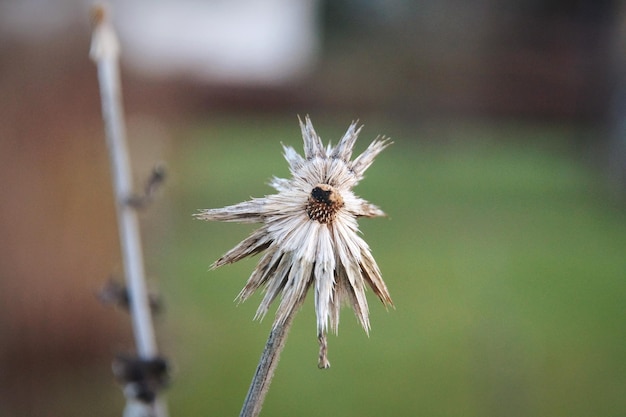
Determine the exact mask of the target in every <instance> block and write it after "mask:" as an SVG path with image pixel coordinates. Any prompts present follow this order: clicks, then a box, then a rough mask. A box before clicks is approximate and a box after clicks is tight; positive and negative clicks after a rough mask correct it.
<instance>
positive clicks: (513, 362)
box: [159, 117, 626, 416]
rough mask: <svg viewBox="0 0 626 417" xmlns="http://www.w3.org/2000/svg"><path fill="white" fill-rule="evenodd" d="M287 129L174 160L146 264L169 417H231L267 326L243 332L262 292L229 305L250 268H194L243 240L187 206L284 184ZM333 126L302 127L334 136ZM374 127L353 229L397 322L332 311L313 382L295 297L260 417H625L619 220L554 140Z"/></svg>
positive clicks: (210, 134)
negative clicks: (162, 297)
mask: <svg viewBox="0 0 626 417" xmlns="http://www.w3.org/2000/svg"><path fill="white" fill-rule="evenodd" d="M290 119H291V120H290ZM295 122H296V120H295V118H293V117H291V118H285V117H276V118H263V119H259V120H255V119H254V118H252V119H251V118H250V117H245V118H237V117H229V118H226V119H218V120H210V121H209V122H206V124H204V123H203V125H201V126H199V127H198V128H197V129H194V130H193V131H192V132H191V133H190V134H189V135H188V138H187V140H185V141H183V142H182V144H181V146H180V147H178V148H177V149H176V152H175V156H174V158H173V159H172V167H173V168H174V172H176V173H177V174H176V175H177V176H179V179H178V181H180V182H179V187H178V188H177V189H176V190H172V191H171V193H172V194H171V205H172V207H171V214H172V217H171V218H170V217H168V222H171V224H172V226H173V227H171V229H170V232H169V233H168V234H167V238H166V241H167V243H166V244H165V246H166V248H167V249H165V250H164V252H162V254H161V255H160V256H159V258H160V260H161V262H162V268H163V273H164V274H165V275H167V276H171V277H176V279H170V280H166V281H164V282H163V283H162V289H163V290H164V292H165V293H166V294H167V296H168V300H169V302H170V303H171V309H170V311H169V315H168V321H169V322H170V323H171V324H170V326H171V327H172V329H171V330H170V332H173V333H175V334H176V335H177V338H176V339H177V340H176V343H175V349H174V351H175V358H176V362H177V372H176V377H175V384H174V385H173V387H172V389H171V392H170V393H169V395H168V397H169V399H170V404H171V408H172V410H177V412H179V413H180V414H182V415H199V414H209V415H232V414H235V413H237V411H238V409H239V407H240V405H241V399H242V398H243V396H244V395H245V392H246V389H247V384H248V383H249V380H250V378H251V375H252V371H253V369H254V367H255V364H256V361H257V360H258V356H259V355H260V352H261V349H262V347H263V345H264V341H265V339H266V337H267V333H268V331H269V327H270V324H271V321H272V319H271V318H269V317H268V318H267V319H266V320H265V321H263V322H262V323H261V324H259V323H254V322H252V321H251V318H252V316H253V315H254V311H255V310H256V307H257V303H258V302H259V301H260V297H256V298H253V299H252V300H250V301H248V302H246V303H244V304H242V305H239V306H237V307H235V305H234V304H233V302H232V299H233V298H234V296H235V295H236V294H237V293H238V291H239V290H240V288H241V287H242V286H243V284H244V282H245V280H246V278H247V277H248V275H249V273H250V272H251V270H252V269H253V267H254V265H255V261H256V260H251V261H244V262H240V263H239V264H236V265H233V266H228V267H224V268H222V269H219V270H216V271H210V272H205V269H206V266H207V265H208V264H209V263H210V262H212V261H213V260H215V259H216V258H217V257H219V256H220V255H221V254H222V253H223V252H225V251H226V250H227V249H230V248H231V247H232V246H233V245H234V244H236V243H237V242H238V241H240V240H241V239H242V238H244V237H245V236H247V234H248V233H249V232H250V231H251V230H252V227H251V226H249V225H247V226H242V225H238V226H236V225H233V224H219V223H206V224H205V223H201V222H198V221H195V220H193V219H191V217H190V216H189V212H190V208H202V207H218V206H221V205H224V204H230V203H235V202H237V201H239V200H243V199H246V198H247V197H248V196H261V195H264V194H267V193H271V192H272V190H271V189H270V188H269V187H268V186H266V185H264V183H265V182H266V180H267V179H269V177H270V176H271V175H274V174H276V175H279V176H285V175H287V169H286V163H285V162H284V161H283V160H282V158H281V155H280V152H281V148H280V146H279V141H282V142H284V143H286V144H289V145H292V146H300V137H299V131H298V129H297V125H296V123H295ZM344 125H345V123H344ZM344 125H342V124H341V123H339V122H337V121H334V120H333V121H332V122H329V121H321V122H318V123H317V130H318V133H319V134H320V135H321V136H322V138H324V139H326V140H328V139H331V138H333V139H335V140H336V139H337V138H339V137H340V135H341V134H342V133H343V132H342V129H344V128H345V127H347V126H344ZM374 125H375V127H376V129H377V131H373V130H372V123H368V124H367V125H366V126H365V128H364V130H363V133H362V134H361V139H360V143H358V145H357V146H358V147H359V149H361V150H362V149H363V147H364V146H366V145H367V144H368V143H369V142H368V141H369V140H371V139H372V138H373V137H375V136H376V135H377V134H378V133H379V132H378V131H381V132H385V133H386V134H388V135H390V136H391V137H392V138H393V139H394V145H393V146H392V147H390V148H389V149H388V150H386V151H385V152H384V153H383V154H381V155H380V156H379V158H378V160H377V161H376V162H375V164H374V165H373V166H372V167H371V168H370V170H369V171H368V173H367V174H368V175H367V177H366V179H365V180H364V181H363V182H362V183H361V184H360V185H359V186H358V187H357V189H356V191H357V193H358V194H359V195H361V196H363V197H365V198H367V199H369V200H370V201H373V202H375V203H377V204H379V205H380V206H381V207H383V208H384V210H385V211H386V212H387V213H388V214H389V217H388V218H385V219H374V220H369V219H368V220H362V221H361V222H360V223H361V227H362V230H363V233H364V236H365V238H366V240H367V241H368V242H369V244H370V245H371V248H372V250H373V253H374V255H375V256H376V258H377V260H378V262H379V265H380V267H381V269H382V271H383V274H384V277H385V279H386V281H387V284H388V286H389V288H390V291H391V293H392V296H393V298H394V302H395V304H396V309H395V310H391V311H385V309H384V308H383V307H382V306H381V305H380V303H379V302H378V301H377V300H376V299H375V297H370V304H371V310H372V311H371V320H372V332H371V335H370V337H369V338H368V337H367V336H366V335H365V334H364V332H363V331H362V330H361V329H360V327H359V325H358V323H357V322H356V320H355V319H354V316H353V314H352V312H351V311H350V310H349V309H344V311H343V314H342V323H341V325H340V330H339V336H338V337H334V336H331V337H330V338H329V344H330V359H331V363H332V367H331V368H330V369H329V370H327V371H320V370H318V369H317V368H316V366H315V364H316V353H317V343H316V339H315V324H314V323H315V319H314V312H313V306H312V303H311V300H309V302H308V303H307V304H306V305H305V307H304V308H303V310H302V311H301V312H300V314H299V316H298V317H297V319H296V322H295V325H294V328H293V330H292V332H291V334H290V337H289V340H288V343H287V346H286V349H285V351H284V354H283V358H282V361H281V363H280V365H279V368H278V371H277V374H276V377H275V379H274V382H273V385H272V388H271V390H270V393H269V395H268V398H267V403H266V406H265V408H264V413H265V415H311V416H313V415H341V416H377V415H398V416H400V415H440V416H452V415H464V416H485V415H493V416H496V415H520V416H528V415H555V416H556V415H562V416H585V415H605V416H610V415H614V416H617V415H621V413H622V412H623V410H624V407H625V406H626V397H625V396H624V395H623V393H624V392H625V391H624V390H625V389H626V376H625V369H624V366H623V365H622V358H623V357H624V355H625V354H626V343H625V342H626V340H625V336H624V333H623V328H624V326H625V324H626V317H625V316H624V311H623V308H624V307H623V306H624V304H623V294H624V292H625V291H626V282H625V280H624V273H625V272H626V258H625V257H624V248H626V222H625V221H624V216H623V210H622V209H620V208H619V207H617V206H616V205H614V204H612V203H611V201H610V199H609V198H608V197H607V191H606V187H605V185H604V184H603V181H602V178H601V177H600V176H599V175H598V174H597V173H596V172H594V171H593V170H591V169H590V168H589V166H587V165H586V164H585V163H584V162H583V161H581V159H580V154H579V153H577V152H576V151H575V150H574V149H572V146H571V145H570V144H569V143H568V142H569V141H568V139H569V134H570V133H569V132H568V130H567V129H557V128H551V129H550V128H545V127H540V126H535V127H530V126H527V125H525V126H521V127H520V126H511V125H500V126H494V125H489V126H485V125H470V124H466V125H459V126H454V127H447V128H445V129H424V130H421V129H412V130H411V129H408V128H406V127H404V126H401V125H398V124H392V125H387V124H385V123H384V122H381V123H376V122H374ZM250 137H254V138H255V140H254V141H250V140H249V139H247V138H250ZM370 295H371V293H370Z"/></svg>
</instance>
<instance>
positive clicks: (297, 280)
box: [274, 259, 313, 326]
mask: <svg viewBox="0 0 626 417" xmlns="http://www.w3.org/2000/svg"><path fill="white" fill-rule="evenodd" d="M312 282H313V264H312V263H310V262H307V261H305V260H303V259H293V262H292V265H291V269H290V270H289V276H288V277H287V282H286V283H285V285H284V287H283V289H282V297H281V300H280V304H279V305H278V309H277V310H276V320H275V321H274V326H276V325H277V324H279V323H281V324H282V323H284V322H285V320H286V319H287V317H289V316H290V315H292V314H294V313H295V312H296V310H297V309H298V307H300V305H302V302H303V301H304V297H305V296H306V293H307V291H308V289H309V286H310V285H311V283H312Z"/></svg>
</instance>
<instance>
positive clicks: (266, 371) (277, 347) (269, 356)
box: [239, 309, 296, 417]
mask: <svg viewBox="0 0 626 417" xmlns="http://www.w3.org/2000/svg"><path fill="white" fill-rule="evenodd" d="M295 310H296V309H294V311H295ZM294 316H295V313H292V314H290V315H289V316H287V318H286V319H285V321H284V322H279V323H276V324H275V325H274V326H273V327H272V330H271V331H270V335H269V337H268V339H267V343H266V344H265V349H264V350H263V354H262V355H261V359H260V360H259V364H258V366H257V368H256V372H255V373H254V377H253V378H252V383H250V388H249V389H248V394H247V395H246V399H245V400H244V402H243V407H242V409H241V413H240V414H239V417H256V416H258V415H259V413H260V412H261V408H262V407H263V401H264V400H265V395H266V394H267V391H268V390H269V388H270V383H271V382H272V377H273V376H274V371H275V370H276V366H277V365H278V360H279V359H280V353H281V352H282V350H283V347H284V346H285V342H286V341H287V334H288V333H289V328H290V327H291V323H292V322H293V318H294Z"/></svg>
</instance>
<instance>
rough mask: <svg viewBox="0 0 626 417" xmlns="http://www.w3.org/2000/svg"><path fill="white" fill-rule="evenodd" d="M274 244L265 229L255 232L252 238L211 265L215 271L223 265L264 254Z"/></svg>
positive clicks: (248, 238) (245, 240)
mask: <svg viewBox="0 0 626 417" xmlns="http://www.w3.org/2000/svg"><path fill="white" fill-rule="evenodd" d="M271 243H272V238H271V236H270V235H269V234H268V233H267V230H266V228H265V227H262V228H260V229H257V230H255V231H254V232H253V233H252V234H251V235H250V236H248V237H247V238H246V239H244V240H243V241H242V242H240V243H239V244H238V245H237V246H235V247H234V248H232V249H231V250H229V251H228V252H226V253H225V254H224V255H222V257H221V258H219V259H218V260H217V261H215V262H214V263H213V265H211V268H213V269H215V268H218V267H220V266H222V265H226V264H232V263H233V262H237V261H239V260H241V259H243V258H245V257H246V256H252V255H256V254H257V253H260V252H263V251H264V250H265V249H267V248H268V247H269V246H270V244H271Z"/></svg>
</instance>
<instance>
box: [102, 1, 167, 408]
mask: <svg viewBox="0 0 626 417" xmlns="http://www.w3.org/2000/svg"><path fill="white" fill-rule="evenodd" d="M92 19H93V24H94V29H93V37H92V43H91V50H90V56H91V59H92V60H94V61H95V63H96V65H97V68H98V81H99V84H100V94H101V101H102V117H103V119H104V127H105V133H106V141H107V145H108V148H109V156H110V160H111V175H112V178H113V189H114V194H115V201H116V208H117V219H118V228H119V235H120V245H121V250H122V259H123V261H124V272H125V276H126V280H127V286H128V291H129V293H130V294H131V297H130V299H131V305H130V311H131V317H132V323H133V332H134V334H135V341H136V344H137V353H138V356H139V357H140V358H143V359H151V358H154V357H156V356H157V355H158V351H157V346H156V340H155V337H154V328H153V325H152V317H151V314H150V306H149V301H148V292H147V289H146V284H145V274H144V267H143V254H142V248H141V240H140V235H139V223H138V219H137V213H136V212H135V210H134V209H133V208H132V207H131V206H130V205H128V204H127V203H126V201H127V199H128V198H129V197H130V196H131V195H132V180H131V170H130V162H129V157H128V149H127V146H126V131H125V123H124V113H123V109H122V100H121V83H120V73H119V44H118V41H117V37H116V35H115V31H114V30H113V27H112V25H111V23H110V22H109V19H108V15H107V10H106V8H105V7H104V6H103V5H96V6H94V8H93V14H92ZM127 408H131V406H130V404H129V405H128V406H127ZM132 409H133V410H138V411H137V413H136V414H140V413H142V414H144V415H151V416H156V417H158V416H165V415H166V414H167V412H166V409H165V405H164V403H163V402H156V403H155V404H152V405H150V404H146V407H141V406H137V405H136V404H133V405H132ZM126 414H129V412H128V410H127V413H126Z"/></svg>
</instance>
